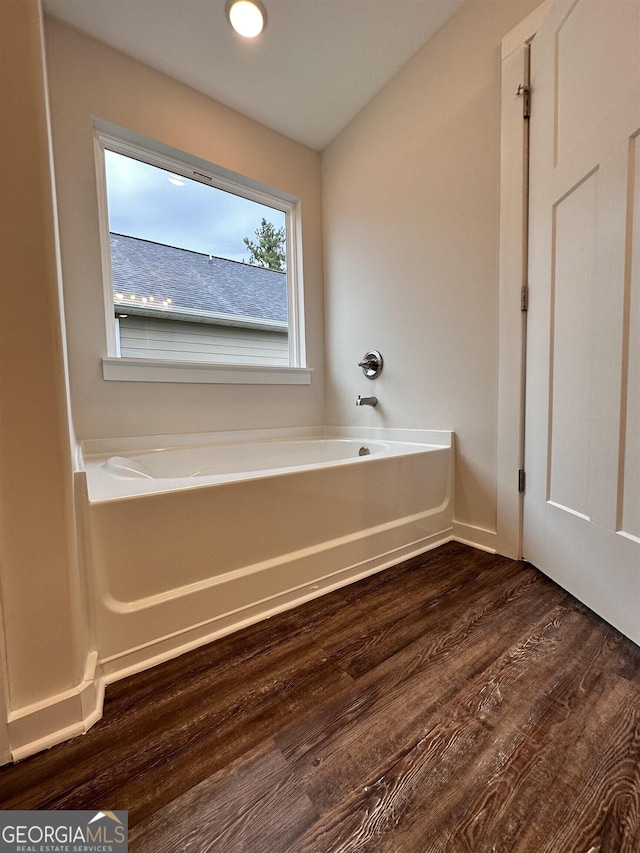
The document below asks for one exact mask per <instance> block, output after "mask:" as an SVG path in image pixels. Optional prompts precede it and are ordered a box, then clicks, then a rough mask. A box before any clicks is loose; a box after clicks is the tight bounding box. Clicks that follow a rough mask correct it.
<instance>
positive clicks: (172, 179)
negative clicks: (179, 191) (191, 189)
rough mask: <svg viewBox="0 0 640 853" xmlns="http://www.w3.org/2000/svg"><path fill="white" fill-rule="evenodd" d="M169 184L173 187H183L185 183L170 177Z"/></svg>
mask: <svg viewBox="0 0 640 853" xmlns="http://www.w3.org/2000/svg"><path fill="white" fill-rule="evenodd" d="M169 183H170V184H173V185H174V187H183V186H184V185H185V182H184V181H183V180H182V178H176V176H175V175H172V176H171V177H170V178H169Z"/></svg>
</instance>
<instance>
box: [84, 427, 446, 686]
mask: <svg viewBox="0 0 640 853" xmlns="http://www.w3.org/2000/svg"><path fill="white" fill-rule="evenodd" d="M304 432H305V431H304V430H297V431H289V432H288V433H287V432H285V431H282V430H281V431H277V432H276V431H271V432H265V431H262V432H260V433H257V434H256V435H254V434H252V433H243V434H239V436H237V440H235V441H233V442H232V441H230V440H229V439H230V438H231V437H230V436H228V435H222V436H215V435H213V436H208V437H206V442H205V439H204V438H203V437H192V436H183V437H179V436H178V437H172V438H171V439H170V440H167V439H166V438H165V439H163V441H162V442H159V441H158V440H157V439H156V440H155V442H154V443H153V444H155V446H152V445H150V443H149V441H148V440H146V441H145V440H141V439H132V440H122V441H120V442H117V443H114V442H85V443H84V445H83V448H82V467H83V473H81V474H80V475H79V477H80V478H81V485H84V484H86V488H84V489H83V491H84V496H85V500H84V502H83V509H84V513H83V517H84V531H85V550H86V554H87V557H88V559H87V563H88V568H89V588H90V594H91V596H92V598H93V612H94V614H95V626H94V628H95V637H96V645H97V649H98V657H99V660H100V661H101V664H102V668H103V672H104V674H105V675H106V677H107V678H108V679H109V678H112V679H113V678H117V677H119V676H121V675H124V674H126V673H127V672H130V671H133V670H136V669H140V668H143V667H145V666H148V665H150V664H151V663H154V662H157V661H158V660H162V659H164V658H166V657H170V656H173V655H175V654H177V653H179V652H180V651H183V650H186V649H187V648H191V647H193V646H195V645H198V644H200V643H202V642H206V641H208V640H209V639H212V638H213V637H215V636H219V635H221V634H223V633H227V632H229V631H230V630H234V629H236V628H239V627H241V626H243V625H246V624H248V623H250V622H253V621H256V620H257V619H260V618H265V617H267V616H269V615H271V614H273V613H275V612H277V611H279V610H282V609H285V608H287V607H291V606H294V605H295V604H297V603H300V602H302V601H304V600H306V599H308V598H311V597H315V596H318V595H321V594H322V593H323V592H326V591H328V590H330V589H334V588H336V587H338V586H341V585H344V584H346V583H350V582H351V581H353V580H356V579H357V578H360V577H363V576H365V575H367V574H371V573H372V572H374V571H378V570H380V569H382V568H384V567H385V566H388V565H390V564H392V563H395V562H398V561H399V560H402V559H405V558H406V557H408V556H411V555H412V554H416V553H419V552H421V551H425V550H427V549H428V548H430V547H434V546H435V545H437V544H440V543H441V542H443V541H446V540H447V539H448V538H450V536H451V518H452V500H451V490H452V475H453V472H452V467H453V455H452V447H451V444H452V435H451V433H442V432H425V431H393V432H386V431H382V430H376V431H375V434H372V433H373V431H369V432H366V431H362V432H361V433H360V434H358V431H357V430H350V431H348V433H349V434H347V435H342V436H339V435H329V434H327V433H328V431H327V430H324V431H323V433H324V434H321V435H318V434H316V435H313V434H310V435H300V433H304ZM316 432H317V431H316ZM407 437H408V438H410V439H412V440H410V441H407V440H402V439H403V438H407ZM256 438H257V439H258V440H256ZM363 447H365V448H367V449H368V451H369V453H368V454H367V455H362V456H361V455H359V454H360V453H361V452H363V453H364V452H365V451H361V448H363Z"/></svg>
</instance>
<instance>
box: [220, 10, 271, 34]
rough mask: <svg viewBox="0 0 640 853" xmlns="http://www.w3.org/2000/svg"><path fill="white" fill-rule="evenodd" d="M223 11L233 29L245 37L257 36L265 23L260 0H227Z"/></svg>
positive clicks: (265, 16)
mask: <svg viewBox="0 0 640 853" xmlns="http://www.w3.org/2000/svg"><path fill="white" fill-rule="evenodd" d="M225 12H226V13H227V18H228V19H229V23H230V24H231V26H232V27H233V29H234V30H235V31H236V32H237V33H239V35H241V36H244V38H247V39H252V38H255V37H256V36H259V35H260V33H261V32H262V31H263V29H264V28H265V26H266V24H267V10H266V9H265V8H264V6H263V4H262V2H261V0H227V5H226V6H225Z"/></svg>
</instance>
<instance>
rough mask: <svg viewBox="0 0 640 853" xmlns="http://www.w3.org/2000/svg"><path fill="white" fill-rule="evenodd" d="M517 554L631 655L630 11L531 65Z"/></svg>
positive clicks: (635, 553)
mask: <svg viewBox="0 0 640 853" xmlns="http://www.w3.org/2000/svg"><path fill="white" fill-rule="evenodd" d="M531 88H532V118H531V129H530V130H531V136H530V140H531V148H530V202H529V217H530V231H529V287H530V300H529V315H528V331H527V413H526V419H525V420H526V423H525V468H526V472H527V489H526V492H525V497H524V530H523V546H524V555H525V557H526V558H527V559H528V560H530V562H532V563H533V564H534V565H536V566H537V567H538V568H540V569H541V570H542V571H544V572H545V573H547V574H549V575H550V576H551V577H553V578H554V579H555V580H556V581H557V582H558V583H560V584H561V585H562V586H564V587H565V588H566V589H568V590H569V591H570V592H572V593H573V594H574V595H576V596H577V597H578V598H580V599H581V600H582V601H584V602H585V603H586V604H587V605H588V606H589V607H591V608H592V609H593V610H595V611H596V612H598V613H600V614H601V615H602V616H603V617H604V618H605V619H607V620H608V621H610V622H611V623H612V624H614V625H615V626H616V627H618V628H619V629H620V630H621V631H623V632H624V633H625V634H627V636H629V637H631V638H632V639H634V640H635V641H636V642H639V643H640V439H639V438H638V433H639V432H640V400H639V397H640V366H639V362H640V351H639V350H640V340H639V338H640V332H639V326H640V306H639V305H638V301H639V285H638V276H639V266H640V231H639V219H640V209H639V208H640V204H639V202H638V197H639V196H638V192H639V184H640V174H639V171H638V159H639V157H638V148H639V146H638V133H639V129H640V0H576V2H564V0H556V2H555V3H554V4H553V5H552V7H551V10H550V12H549V15H548V16H547V18H546V20H545V22H544V24H543V25H542V27H541V28H540V30H539V32H538V34H537V35H536V37H535V38H534V40H533V44H532V51H531Z"/></svg>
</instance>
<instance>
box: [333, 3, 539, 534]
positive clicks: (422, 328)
mask: <svg viewBox="0 0 640 853" xmlns="http://www.w3.org/2000/svg"><path fill="white" fill-rule="evenodd" d="M536 5H537V0H469V2H468V3H466V4H465V5H464V6H463V7H462V8H461V10H460V11H459V12H458V13H457V14H456V15H455V16H454V17H453V18H452V19H451V20H450V21H449V23H448V24H446V25H445V26H444V27H443V28H442V29H441V30H440V32H439V33H438V34H437V35H436V36H435V37H434V38H433V39H432V40H431V41H429V42H428V43H427V44H426V45H425V46H424V47H423V48H422V49H421V50H420V51H419V52H418V53H417V54H416V55H415V56H414V57H413V59H412V60H411V61H410V62H409V63H408V65H406V66H405V67H404V68H403V69H402V71H400V73H399V74H398V75H397V76H396V77H395V78H394V79H393V80H392V81H391V82H390V83H389V84H388V85H387V86H386V87H385V88H384V89H383V90H382V91H381V92H380V93H379V94H378V95H377V97H375V98H374V99H373V100H372V101H371V102H370V103H369V104H368V105H367V106H366V107H365V109H364V110H363V111H362V112H361V113H360V115H359V116H358V117H357V118H356V119H355V120H354V121H353V122H352V123H351V124H350V125H349V127H348V128H347V129H346V130H345V131H344V132H343V133H342V134H341V135H340V136H339V137H338V138H337V139H336V140H335V141H334V142H333V143H332V144H331V145H330V146H329V147H328V148H327V149H326V150H325V151H324V152H323V158H322V166H323V206H324V228H325V231H324V239H325V248H326V251H325V310H326V320H325V322H326V330H327V337H326V351H327V412H328V423H330V424H352V425H367V426H385V427H386V426H391V427H413V428H423V429H424V428H428V429H452V430H455V432H456V434H457V438H458V455H457V460H456V464H457V479H456V517H457V519H458V521H460V522H463V523H466V524H471V525H474V526H478V527H482V528H485V529H489V530H495V527H496V510H495V505H496V424H497V352H498V349H497V344H498V213H499V210H498V201H499V162H500V149H499V144H500V42H501V39H502V36H503V35H505V34H506V33H507V32H508V31H509V30H510V29H512V28H513V27H514V26H515V25H516V24H517V23H518V22H519V21H520V20H522V19H523V18H524V17H525V16H526V15H527V14H528V13H529V12H530V11H531V9H532V8H534V7H535V6H536ZM368 349H379V350H380V351H381V352H382V354H383V356H384V359H385V368H384V372H383V374H382V376H381V377H380V378H379V379H377V380H375V382H370V381H368V380H367V379H365V378H364V377H363V376H362V373H361V371H360V370H359V369H358V368H357V367H356V364H357V362H358V361H359V360H360V358H361V357H362V355H363V354H364V352H365V351H366V350H368ZM365 393H374V394H376V395H377V396H378V397H379V400H380V404H379V406H378V408H377V409H375V410H373V409H363V408H361V409H357V408H355V405H354V403H355V399H356V396H357V395H358V394H365Z"/></svg>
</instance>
